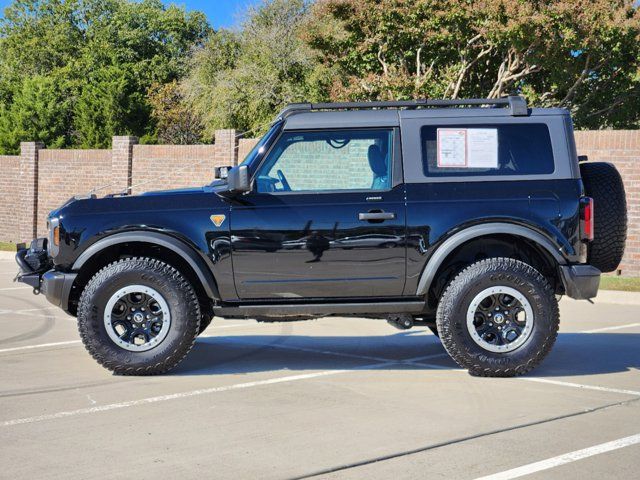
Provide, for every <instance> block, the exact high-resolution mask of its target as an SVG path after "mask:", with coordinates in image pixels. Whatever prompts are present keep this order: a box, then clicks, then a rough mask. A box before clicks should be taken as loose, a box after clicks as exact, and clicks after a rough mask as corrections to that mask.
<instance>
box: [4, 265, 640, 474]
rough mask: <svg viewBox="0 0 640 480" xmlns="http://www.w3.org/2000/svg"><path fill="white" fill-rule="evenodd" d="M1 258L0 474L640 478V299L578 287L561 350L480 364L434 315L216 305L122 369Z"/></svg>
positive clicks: (565, 316)
mask: <svg viewBox="0 0 640 480" xmlns="http://www.w3.org/2000/svg"><path fill="white" fill-rule="evenodd" d="M14 274H15V268H14V264H13V262H12V261H9V260H0V325H1V326H2V333H0V417H1V418H0V432H1V433H0V465H1V466H2V469H1V470H0V477H1V478H11V479H16V478H29V479H31V478H65V479H74V478H78V479H80V478H81V479H87V478H134V477H135V478H274V479H284V478H301V477H309V476H314V475H317V476H319V477H320V478H322V477H324V478H331V479H333V478H336V479H337V478H354V479H355V478H358V479H359V478H368V479H375V478H380V479H383V478H384V479H388V478H407V479H416V478H455V479H476V478H481V477H486V478H488V479H492V480H496V479H509V478H519V477H521V476H523V475H526V478H528V479H529V478H531V479H536V478H539V479H542V478H544V479H548V478H558V479H560V478H562V479H567V478H581V479H584V478H598V479H602V478H638V470H639V469H640V371H639V368H640V315H638V311H639V310H640V306H639V305H634V304H626V305H623V304H616V303H603V302H602V301H596V304H595V305H591V304H589V303H587V302H573V301H565V300H563V301H562V302H561V319H562V320H561V325H562V327H561V334H560V336H559V339H558V342H557V344H556V346H555V348H554V350H553V352H552V353H551V355H550V356H549V357H548V358H547V360H546V361H545V362H544V363H543V364H542V366H541V367H539V368H538V369H537V370H535V371H534V372H533V373H532V374H530V375H528V376H526V377H523V378H517V379H487V378H473V377H470V376H469V375H468V374H467V373H466V372H464V371H461V370H459V369H457V368H456V366H455V365H454V364H453V362H452V361H450V360H449V359H448V357H447V356H446V354H445V353H444V350H443V348H442V346H441V345H440V343H439V341H438V339H437V338H436V337H435V336H433V335H432V334H431V333H430V332H428V331H427V330H425V329H421V328H420V329H413V330H409V331H406V332H400V331H397V330H394V329H392V328H391V327H390V326H388V325H387V324H386V323H385V322H383V321H375V320H364V319H346V318H326V319H320V320H314V321H307V322H297V323H278V324H263V323H256V322H253V321H240V320H234V321H230V320H229V321H217V322H216V321H214V324H213V325H212V326H211V327H210V328H209V329H208V330H207V331H206V332H205V333H204V334H203V336H202V337H201V338H200V339H199V340H198V342H197V343H196V346H195V348H194V350H193V351H192V352H191V354H190V355H189V357H188V358H187V359H186V360H185V361H184V362H183V363H182V364H181V365H180V367H179V368H178V369H177V370H175V371H174V372H172V373H171V374H169V375H165V376H159V377H138V378H136V377H118V376H113V375H111V374H110V373H109V372H107V371H106V370H103V369H102V368H101V367H99V366H98V365H97V364H96V363H95V362H94V361H93V360H92V359H91V358H90V357H89V355H88V354H87V353H86V351H85V350H84V348H83V347H82V345H81V344H80V342H79V340H78V335H77V330H76V325H75V321H74V319H73V318H71V317H69V316H66V315H65V314H64V313H62V312H61V311H59V310H57V309H55V308H53V307H51V306H50V305H49V304H48V303H47V302H46V300H45V299H44V298H43V297H42V296H34V295H33V294H32V293H31V291H30V289H29V288H25V287H23V286H21V285H19V284H15V283H12V278H13V275H14Z"/></svg>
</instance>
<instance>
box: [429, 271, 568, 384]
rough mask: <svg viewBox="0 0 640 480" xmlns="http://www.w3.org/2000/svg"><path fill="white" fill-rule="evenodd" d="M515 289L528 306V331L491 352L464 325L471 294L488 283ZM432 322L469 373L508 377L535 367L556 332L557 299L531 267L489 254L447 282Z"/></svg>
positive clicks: (557, 321) (446, 346) (485, 287)
mask: <svg viewBox="0 0 640 480" xmlns="http://www.w3.org/2000/svg"><path fill="white" fill-rule="evenodd" d="M499 285H500V286H506V287H510V288H513V289H515V290H517V291H518V292H520V293H521V294H522V295H524V297H525V298H526V299H527V301H528V302H529V303H530V305H531V307H532V310H533V317H534V323H533V330H532V331H531V334H530V336H529V337H528V339H527V340H526V341H525V343H523V344H522V345H521V346H520V347H518V348H516V349H515V350H513V351H510V352H504V353H494V352H491V351H488V350H486V349H484V348H482V347H481V346H480V345H478V344H477V343H476V342H475V341H474V340H473V338H472V337H471V334H470V333H469V329H468V327H467V310H468V308H469V305H470V304H471V302H472V300H473V298H474V297H475V296H476V295H477V294H478V293H480V292H482V291H483V290H485V289H487V288H490V287H493V286H499ZM436 324H437V327H438V332H439V334H440V340H441V341H442V344H443V345H444V347H445V349H446V350H447V352H448V353H449V355H450V356H451V357H452V358H453V360H454V361H455V362H456V363H457V364H458V365H460V366H461V367H463V368H466V369H467V370H468V371H469V373H470V374H472V375H475V376H484V377H512V376H516V375H522V374H524V373H526V372H528V371H530V370H531V369H533V368H534V367H536V366H537V365H538V364H539V363H540V362H541V361H542V360H543V359H544V358H545V356H546V355H547V354H548V353H549V351H550V350H551V347H552V346H553V344H554V342H555V340H556V337H557V335H558V327H559V324H560V314H559V311H558V302H557V300H556V297H555V295H554V292H553V289H552V288H551V286H550V285H549V282H547V280H546V279H545V278H544V277H543V276H542V275H541V274H540V273H539V272H538V271H537V270H535V269H534V268H533V267H531V266H530V265H527V264H526V263H523V262H521V261H518V260H514V259H511V258H488V259H485V260H481V261H479V262H476V263H473V264H472V265H470V266H468V267H467V268H465V269H464V270H463V271H462V272H460V273H459V274H458V275H457V276H456V277H455V278H454V279H453V280H452V281H451V283H450V284H449V285H448V286H447V288H446V290H445V292H444V294H443V295H442V297H441V300H440V303H439V304H438V309H437V314H436Z"/></svg>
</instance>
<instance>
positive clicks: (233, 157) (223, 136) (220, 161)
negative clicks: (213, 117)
mask: <svg viewBox="0 0 640 480" xmlns="http://www.w3.org/2000/svg"><path fill="white" fill-rule="evenodd" d="M215 135H216V143H215V157H216V158H215V165H218V166H224V165H237V164H238V141H237V138H236V131H235V130H233V129H228V130H216V132H215Z"/></svg>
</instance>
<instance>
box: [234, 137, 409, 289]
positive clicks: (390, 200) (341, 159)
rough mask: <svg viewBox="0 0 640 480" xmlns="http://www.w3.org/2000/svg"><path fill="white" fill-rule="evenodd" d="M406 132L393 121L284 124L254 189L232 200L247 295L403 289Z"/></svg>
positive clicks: (237, 273) (238, 280)
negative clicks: (333, 126)
mask: <svg viewBox="0 0 640 480" xmlns="http://www.w3.org/2000/svg"><path fill="white" fill-rule="evenodd" d="M397 141H398V138H397V134H396V132H395V131H394V129H392V128H380V129H361V130H333V131H319V132H318V131H316V132H314V131H301V132H296V131H293V132H292V131H285V132H284V133H282V134H281V136H280V138H279V139H278V140H277V141H276V143H275V144H274V146H273V148H272V149H271V151H270V152H269V153H268V154H267V156H266V157H265V159H264V160H263V162H262V164H261V165H260V166H259V167H258V170H257V172H256V174H255V176H254V180H255V181H254V187H253V191H252V192H250V193H248V194H247V195H245V196H243V197H242V203H241V204H239V203H238V204H236V205H234V206H233V207H232V210H231V223H230V225H231V234H232V237H231V242H232V259H233V269H234V281H235V286H236V291H237V293H238V296H239V297H240V298H241V299H287V298H289V299H295V298H301V297H304V298H307V299H309V298H338V297H352V298H353V297H363V298H366V297H373V296H375V297H384V296H389V297H394V296H400V295H402V290H403V288H404V281H405V229H406V227H405V216H406V215H405V202H404V186H403V184H402V179H401V175H402V174H401V170H400V168H401V167H400V158H399V155H400V154H399V151H400V150H399V145H398V143H397ZM394 167H395V168H394Z"/></svg>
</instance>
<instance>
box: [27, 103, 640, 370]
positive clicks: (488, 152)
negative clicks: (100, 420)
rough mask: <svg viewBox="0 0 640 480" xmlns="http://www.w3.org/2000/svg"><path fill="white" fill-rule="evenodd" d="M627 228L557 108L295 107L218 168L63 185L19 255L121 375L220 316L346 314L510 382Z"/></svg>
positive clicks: (544, 347) (185, 348)
mask: <svg viewBox="0 0 640 480" xmlns="http://www.w3.org/2000/svg"><path fill="white" fill-rule="evenodd" d="M594 208H595V215H594ZM626 223H627V220H626V203H625V193H624V188H623V185H622V181H621V178H620V175H619V174H618V172H617V171H616V170H615V168H614V167H613V166H612V165H610V164H606V163H592V162H588V161H586V159H584V158H583V159H579V158H578V156H577V153H576V146H575V143H574V136H573V127H572V122H571V118H570V116H569V113H568V112H567V111H566V110H562V109H537V108H528V106H527V104H526V102H525V100H524V99H523V98H521V97H518V96H511V97H508V98H503V99H498V100H489V99H476V100H460V101H458V100H456V101H445V100H426V101H400V102H368V103H341V104H294V105H290V106H289V107H287V108H286V109H285V110H283V111H282V112H281V113H280V115H279V116H278V117H277V119H276V120H275V121H274V123H273V124H272V125H271V127H270V129H269V130H268V132H267V133H266V134H265V135H264V137H263V138H262V139H261V140H260V141H259V142H258V143H257V145H256V146H255V148H254V149H253V150H252V151H251V152H250V153H249V154H248V155H247V157H246V158H245V159H244V161H243V162H242V163H241V164H240V165H238V166H236V167H233V168H232V169H230V170H229V172H228V176H227V178H226V179H218V180H215V181H213V183H211V184H209V185H207V186H204V187H201V188H192V189H184V190H173V191H164V192H148V193H145V194H141V195H123V194H120V195H108V196H107V197H105V198H100V199H98V198H95V196H90V197H85V198H73V199H71V200H69V201H68V202H67V203H66V204H65V205H63V206H62V207H60V208H59V209H57V210H54V211H52V212H51V213H50V214H49V217H48V226H49V234H48V237H47V238H41V239H36V240H34V241H33V242H32V243H31V246H30V248H29V249H26V248H22V249H20V250H19V251H18V253H17V255H16V258H17V261H18V264H19V266H20V269H21V272H20V274H19V280H20V281H21V282H24V283H26V284H29V285H31V286H33V288H34V290H35V291H36V293H37V292H40V291H41V292H42V293H44V294H45V295H46V297H47V299H48V300H49V301H50V302H52V303H53V304H54V305H57V306H59V307H60V308H62V309H63V310H64V311H66V312H68V313H69V314H71V315H74V316H77V319H78V326H79V331H80V336H81V337H82V341H83V342H84V344H85V346H86V348H87V350H88V351H89V353H90V354H91V355H92V356H93V357H94V358H95V359H96V360H97V361H98V362H99V363H100V364H102V365H103V366H104V367H106V368H108V369H109V370H112V371H114V372H116V373H118V374H131V375H148V374H158V373H162V372H165V371H167V370H169V369H171V368H172V367H174V366H176V365H177V364H178V363H179V362H180V361H181V360H182V359H183V358H184V357H185V355H186V354H187V353H188V352H189V350H190V349H191V347H192V346H193V344H194V342H195V339H196V337H197V336H198V335H199V334H200V333H201V332H202V331H203V330H204V329H205V328H206V327H207V326H208V325H209V323H210V322H211V320H212V319H213V318H214V317H216V316H217V317H234V318H247V317H248V318H257V319H259V320H264V321H277V320H291V319H308V318H314V317H319V316H325V315H341V316H345V315H354V316H359V317H368V318H387V319H388V320H389V321H390V323H392V324H393V325H394V326H396V327H398V328H409V327H411V326H413V325H416V324H422V325H426V326H428V327H430V328H431V329H432V331H433V332H434V333H435V334H437V335H439V337H440V339H441V341H442V343H443V344H444V346H445V348H446V350H447V352H449V354H450V355H451V357H452V358H453V359H454V360H455V361H456V362H457V363H458V364H459V365H461V366H462V367H464V368H467V369H468V370H469V371H470V372H471V373H472V374H474V375H484V376H512V375H518V374H523V373H525V372H528V371H529V370H531V369H532V368H533V367H535V366H536V365H537V364H538V363H540V361H541V360H542V359H543V358H544V357H545V355H547V353H548V352H549V350H550V349H551V347H552V345H553V343H554V341H555V338H556V336H557V332H558V324H559V314H558V299H559V297H560V296H561V295H567V296H569V297H572V298H576V299H589V298H592V297H595V296H596V293H597V290H598V285H599V278H600V272H609V271H612V270H614V269H615V268H616V267H617V266H618V264H619V262H620V260H621V257H622V254H623V250H624V243H625V238H626Z"/></svg>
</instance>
